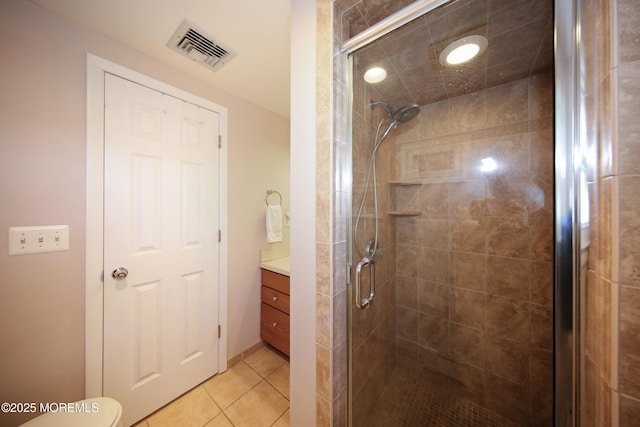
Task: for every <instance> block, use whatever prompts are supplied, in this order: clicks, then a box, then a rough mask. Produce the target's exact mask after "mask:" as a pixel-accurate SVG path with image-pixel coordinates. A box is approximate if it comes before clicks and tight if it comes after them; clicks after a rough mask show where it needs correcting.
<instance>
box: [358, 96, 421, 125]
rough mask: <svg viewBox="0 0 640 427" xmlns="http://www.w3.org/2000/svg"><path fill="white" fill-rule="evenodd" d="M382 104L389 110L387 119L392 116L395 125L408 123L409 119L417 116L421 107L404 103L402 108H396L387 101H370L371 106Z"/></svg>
mask: <svg viewBox="0 0 640 427" xmlns="http://www.w3.org/2000/svg"><path fill="white" fill-rule="evenodd" d="M381 104H382V105H384V106H385V107H386V109H387V111H389V113H388V114H387V116H386V117H385V119H387V118H390V119H391V122H392V123H394V125H397V124H398V123H406V122H408V121H409V120H411V119H413V118H414V117H415V116H417V115H418V113H419V112H420V107H419V106H418V105H417V104H408V105H403V106H402V107H400V108H395V107H394V106H393V105H391V104H389V103H388V102H387V101H371V102H369V106H370V107H371V108H373V107H375V106H376V105H381Z"/></svg>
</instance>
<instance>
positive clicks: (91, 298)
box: [85, 54, 228, 398]
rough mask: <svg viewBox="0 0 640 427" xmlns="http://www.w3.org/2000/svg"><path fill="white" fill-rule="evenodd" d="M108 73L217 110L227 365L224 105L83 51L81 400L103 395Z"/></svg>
mask: <svg viewBox="0 0 640 427" xmlns="http://www.w3.org/2000/svg"><path fill="white" fill-rule="evenodd" d="M105 73H110V74H114V75H117V76H119V77H122V78H124V79H128V80H131V81H133V82H136V83H139V84H141V85H143V86H147V87H149V88H152V89H155V90H157V91H160V92H163V93H166V94H168V95H172V96H174V97H176V98H180V99H183V100H185V101H188V102H191V103H193V104H196V105H199V106H201V107H204V108H207V109H210V110H212V111H215V112H216V113H218V114H220V137H221V141H222V148H221V149H220V165H219V173H220V188H219V197H220V203H219V206H220V212H219V218H220V230H221V232H222V236H223V239H222V242H221V244H220V260H219V268H220V269H219V274H220V277H219V288H218V289H219V290H218V297H219V299H218V301H219V305H220V306H219V324H220V327H221V336H220V340H219V347H218V355H219V357H218V360H219V372H224V371H225V370H226V369H227V275H228V271H227V257H228V245H227V242H228V233H227V209H226V206H227V175H228V171H227V152H228V151H227V135H228V132H227V118H228V113H227V109H226V108H225V107H222V106H220V105H217V104H215V103H213V102H211V101H208V100H206V99H204V98H200V97H198V96H196V95H193V94H190V93H188V92H185V91H182V90H180V89H178V88H175V87H173V86H170V85H167V84H165V83H163V82H160V81H158V80H155V79H152V78H150V77H148V76H145V75H143V74H140V73H138V72H136V71H133V70H130V69H128V68H125V67H122V66H120V65H117V64H114V63H112V62H109V61H107V60H105V59H102V58H99V57H97V56H95V55H92V54H87V163H86V167H87V171H86V185H87V187H86V230H85V232H86V235H85V244H86V247H85V251H86V252H85V253H86V257H85V286H86V287H85V398H89V397H98V396H102V390H103V388H102V364H103V358H102V356H103V336H102V332H103V316H104V312H103V282H102V274H103V259H104V253H103V248H104V241H103V232H104V227H103V217H104V204H103V200H104V75H105Z"/></svg>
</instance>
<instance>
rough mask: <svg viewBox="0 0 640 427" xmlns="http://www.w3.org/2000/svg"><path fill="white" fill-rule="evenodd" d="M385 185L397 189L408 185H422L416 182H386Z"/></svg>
mask: <svg viewBox="0 0 640 427" xmlns="http://www.w3.org/2000/svg"><path fill="white" fill-rule="evenodd" d="M387 184H389V185H396V186H398V187H402V186H405V187H406V186H410V185H422V183H421V182H417V181H387Z"/></svg>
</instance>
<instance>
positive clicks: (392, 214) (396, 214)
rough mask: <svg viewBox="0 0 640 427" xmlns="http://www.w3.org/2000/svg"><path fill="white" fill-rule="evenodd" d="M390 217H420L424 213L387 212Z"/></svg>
mask: <svg viewBox="0 0 640 427" xmlns="http://www.w3.org/2000/svg"><path fill="white" fill-rule="evenodd" d="M387 215H389V216H420V215H422V212H418V211H391V212H387Z"/></svg>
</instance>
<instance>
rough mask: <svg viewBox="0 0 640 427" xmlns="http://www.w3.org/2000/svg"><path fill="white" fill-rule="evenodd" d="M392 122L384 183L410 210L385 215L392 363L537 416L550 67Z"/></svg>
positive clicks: (544, 309) (518, 417) (543, 413)
mask: <svg viewBox="0 0 640 427" xmlns="http://www.w3.org/2000/svg"><path fill="white" fill-rule="evenodd" d="M405 126H407V127H406V128H398V130H397V132H398V136H397V137H396V148H395V150H396V159H395V160H396V161H395V164H396V169H395V171H393V172H394V175H395V177H394V178H395V179H396V180H398V181H400V182H399V183H396V184H393V185H391V186H389V187H388V188H387V189H386V191H389V192H390V194H391V195H392V199H393V200H392V203H393V204H394V205H395V206H394V208H393V210H397V211H401V212H415V213H416V214H417V215H416V216H407V217H402V216H400V217H397V219H395V228H396V236H395V255H396V276H395V285H396V300H397V308H396V316H397V321H396V322H397V323H396V337H397V338H396V339H397V351H398V363H399V366H404V367H406V368H407V369H410V368H411V369H415V366H416V363H417V364H418V366H420V367H422V368H423V370H424V371H425V372H426V373H427V374H429V375H432V376H433V379H434V381H438V382H439V383H441V385H442V387H445V389H444V390H446V389H447V388H450V389H451V390H452V391H456V392H459V393H463V395H466V397H467V398H469V399H471V400H474V401H476V402H477V403H480V404H482V405H484V406H486V407H488V408H489V409H492V410H494V411H496V412H497V413H499V414H501V415H502V416H505V417H507V418H510V419H511V420H513V421H515V422H517V424H518V425H523V426H524V425H550V422H551V417H552V404H553V401H552V398H553V388H552V387H553V383H552V381H553V380H552V377H553V373H552V366H553V357H552V349H553V323H552V322H553V314H552V301H553V264H552V254H553V249H552V243H553V241H552V240H553V228H552V227H553V225H552V224H553V197H554V196H553V194H554V193H553V170H554V164H553V78H552V75H551V74H542V75H537V76H534V77H531V78H527V79H523V80H519V81H516V82H513V83H509V84H505V85H502V86H497V87H493V88H491V89H487V90H483V91H480V92H476V93H473V94H470V95H466V96H461V97H458V98H453V99H450V100H446V101H441V102H438V103H434V104H431V105H427V106H423V107H422V108H421V112H420V115H419V116H418V120H416V123H410V124H409V125H405ZM494 164H495V167H496V168H495V170H492V165H494ZM443 378H445V379H447V380H446V381H443Z"/></svg>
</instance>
